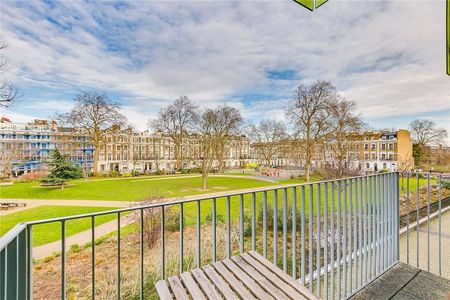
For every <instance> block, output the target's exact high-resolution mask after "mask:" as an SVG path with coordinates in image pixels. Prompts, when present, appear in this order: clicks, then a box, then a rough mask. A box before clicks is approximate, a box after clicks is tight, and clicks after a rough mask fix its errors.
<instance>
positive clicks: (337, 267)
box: [0, 172, 400, 299]
mask: <svg viewBox="0 0 450 300" xmlns="http://www.w3.org/2000/svg"><path fill="white" fill-rule="evenodd" d="M398 180H399V173H397V172H389V173H381V174H370V175H366V176H354V177H349V178H341V179H335V180H322V181H317V182H309V183H296V184H284V185H276V186H269V187H264V188H255V189H246V190H235V191H232V192H224V193H223V194H215V195H204V196H199V197H196V196H191V198H189V199H175V200H171V201H168V202H161V203H152V204H146V205H142V206H134V207H127V208H121V209H114V210H108V211H102V212H96V213H88V214H79V215H74V216H66V217H60V218H51V219H45V220H36V221H30V222H26V223H20V224H18V225H16V226H15V227H14V228H13V229H12V230H10V231H9V232H8V233H7V234H6V235H5V236H4V237H2V238H1V239H0V246H1V248H0V251H1V252H2V253H1V254H2V255H3V256H0V259H2V258H3V257H5V259H6V260H7V261H8V264H13V265H14V264H15V263H16V264H17V269H16V270H19V267H23V266H22V265H20V266H19V262H18V258H19V255H18V253H19V251H22V252H20V253H21V255H20V258H24V257H25V258H26V262H27V263H26V264H25V265H26V268H27V269H26V271H24V272H22V273H20V274H21V276H22V274H27V278H26V279H24V280H22V281H20V280H17V283H16V285H15V289H16V290H15V291H21V290H22V286H21V284H22V285H25V284H26V287H27V288H24V290H26V291H27V295H28V299H32V298H33V290H32V287H33V280H32V276H39V272H36V273H35V274H34V275H33V272H32V271H33V269H32V267H33V254H32V250H33V245H32V240H33V239H32V237H33V231H34V228H33V226H35V225H39V224H46V223H52V222H53V223H59V225H60V227H61V234H60V240H59V243H61V256H60V259H61V273H60V274H61V275H57V276H60V280H61V298H65V297H66V296H67V284H68V280H67V279H68V278H69V277H68V274H67V273H68V272H69V269H68V268H66V266H67V265H68V263H67V262H66V260H68V259H70V256H68V255H66V254H67V250H68V249H69V248H70V244H69V243H68V242H67V241H66V240H67V235H66V229H67V225H68V224H67V221H70V220H74V219H82V218H85V219H89V220H90V221H91V222H92V223H91V229H90V230H91V235H90V240H91V247H90V248H87V249H89V250H87V249H86V250H83V251H92V254H91V255H92V260H91V263H90V264H91V266H90V269H91V270H92V273H91V276H92V281H91V289H89V288H87V290H89V291H90V293H91V294H92V295H91V297H92V298H93V297H94V296H95V293H96V291H97V290H96V288H95V285H96V280H99V279H98V278H99V277H98V274H97V275H96V271H95V265H96V261H95V255H96V253H97V252H98V251H99V250H98V246H97V244H96V243H95V238H96V235H95V233H96V232H95V231H96V230H95V228H96V227H95V218H96V217H98V216H104V215H115V216H116V218H117V239H114V240H113V243H117V264H116V263H115V262H114V263H113V264H112V265H111V267H112V268H117V270H116V272H117V278H121V275H120V274H121V259H122V257H123V256H121V251H123V250H121V246H120V245H121V239H122V240H123V239H124V237H123V235H121V217H125V215H126V213H127V212H132V211H136V212H138V214H136V216H135V217H136V218H135V220H134V219H133V220H134V221H136V222H137V224H138V225H140V226H137V229H136V230H137V231H138V232H135V234H136V237H137V240H136V242H137V243H138V246H137V247H139V269H137V270H136V271H135V272H138V273H139V274H136V275H138V276H137V277H136V278H139V281H140V282H139V292H140V296H141V298H142V299H144V298H145V297H147V296H148V295H147V294H146V293H147V292H148V291H147V290H146V289H144V286H145V285H146V284H147V282H145V281H146V277H145V276H144V274H145V272H147V271H146V270H144V258H145V253H146V252H147V251H144V233H145V230H146V228H147V227H144V222H147V218H155V220H154V221H155V222H154V224H153V223H152V224H153V225H152V226H154V227H151V230H156V231H157V232H159V238H157V240H159V245H160V254H159V255H160V260H159V262H158V260H157V261H156V262H154V265H152V267H154V269H157V270H158V272H159V273H157V275H156V276H160V277H161V278H166V277H168V276H171V274H170V273H169V271H168V266H169V265H171V264H174V263H175V264H177V265H178V268H176V269H177V271H179V272H180V273H182V272H184V271H186V266H185V265H184V260H185V258H186V256H187V255H190V258H191V259H192V261H193V262H194V265H195V266H196V267H201V266H202V264H203V263H204V262H205V261H206V260H208V259H210V260H212V261H216V259H220V256H222V257H229V256H231V255H233V253H234V252H235V251H237V252H244V251H248V250H250V245H251V250H255V249H258V250H262V252H261V253H262V254H263V256H265V257H266V258H269V257H271V258H273V263H274V264H276V265H277V266H279V267H281V268H282V269H283V270H284V271H285V272H287V273H288V274H290V275H291V276H293V277H294V278H296V279H299V280H300V281H301V283H302V284H305V285H307V286H308V288H309V289H310V290H311V291H312V292H314V293H315V294H316V295H318V296H320V297H323V298H328V296H330V295H331V298H334V296H336V297H337V298H347V297H350V296H351V295H353V294H354V293H355V291H357V290H358V289H359V288H360V287H361V286H363V285H365V284H367V283H368V282H370V281H371V280H374V279H375V278H376V277H377V276H379V274H382V273H383V272H384V271H385V270H386V269H387V268H390V267H391V266H392V265H393V264H395V263H396V262H398V261H399V253H398V248H399V235H398V231H399V229H398V227H399V218H398V216H399V203H398V202H399V201H398V200H399V199H400V198H399V195H398V191H399V186H398ZM245 196H248V197H245ZM231 197H236V198H233V202H232V201H230V200H231ZM219 199H220V201H222V200H224V202H221V204H220V205H221V206H220V207H221V208H223V211H221V212H220V213H223V214H224V215H223V218H224V219H225V220H222V221H223V224H222V225H220V226H218V224H219V222H218V221H219V215H218V211H217V207H218V206H219V205H218V202H219ZM206 200H211V207H209V206H208V207H207V212H206V213H211V220H210V221H206V222H205V221H203V217H204V215H203V214H204V211H205V208H206V207H205V206H202V205H204V203H203V201H206ZM234 200H236V202H234ZM187 203H192V204H193V205H194V207H193V210H192V211H191V213H192V214H193V215H192V216H190V215H189V216H190V217H192V222H193V224H191V225H186V224H185V220H186V215H185V213H186V212H185V210H184V208H186V206H184V205H185V204H187ZM234 205H235V206H234ZM171 206H172V207H174V208H179V211H174V213H175V214H176V215H179V220H175V223H177V224H178V222H179V228H178V226H177V228H176V229H175V230H173V229H167V228H168V226H167V224H168V223H166V222H168V220H169V218H170V215H169V217H168V214H165V212H167V210H166V208H168V207H171ZM308 207H309V211H307V208H308ZM155 208H156V209H155ZM232 208H233V209H236V210H237V211H235V212H233V213H231V210H232ZM256 208H258V212H257V211H256ZM147 209H154V210H152V211H151V213H150V214H149V215H145V214H144V213H145V212H146V211H145V210H147ZM269 209H270V210H269ZM139 212H140V214H139ZM200 213H201V214H202V216H201V215H200ZM156 218H158V219H156ZM250 219H251V220H250ZM172 221H173V220H172ZM280 221H281V223H280ZM122 225H123V223H122ZM145 226H149V225H145ZM187 226H191V227H192V229H194V230H186V229H187V228H186V227H187ZM234 226H236V227H234ZM246 226H249V227H246ZM172 227H173V226H172ZM250 227H251V228H250ZM232 228H236V232H237V235H238V236H237V238H236V237H235V236H232V235H231V234H230V233H231V232H232ZM247 228H248V229H251V230H247ZM204 229H205V230H204ZM206 229H208V230H211V233H207V232H208V231H206ZM167 230H171V231H178V233H177V234H167V233H166V231H167ZM219 230H221V231H222V233H225V234H224V235H221V236H222V238H221V239H218V238H217V237H218V235H217V233H216V231H219ZM223 231H225V232H223ZM271 231H273V234H272V232H271ZM138 234H139V237H138ZM178 234H179V236H178V237H177V235H178ZM205 234H212V236H211V245H210V246H209V248H208V250H206V252H205V250H203V248H202V246H201V245H202V243H204V242H203V239H204V237H203V236H204V235H205ZM244 234H246V235H245V237H244ZM261 236H262V239H260V237H261ZM169 237H170V238H172V239H173V238H174V237H175V242H176V240H177V239H179V241H178V245H179V247H176V246H175V247H171V248H169V247H167V245H168V243H167V242H166V239H167V240H168V239H169ZM294 237H295V238H294ZM24 241H26V242H24ZM186 243H189V245H190V247H189V246H187V245H186ZM238 244H239V245H238ZM237 246H239V247H237ZM149 249H150V248H149ZM188 249H195V251H193V250H190V251H191V252H189V251H186V250H188ZM209 249H210V250H209ZM293 249H295V251H293ZM188 252H189V253H188ZM122 253H123V252H122ZM219 254H220V255H219ZM97 255H98V254H97ZM157 255H158V254H157ZM169 259H170V260H169ZM114 264H116V265H114ZM86 267H87V268H88V267H89V262H87V263H86ZM193 267H194V266H193ZM3 268H4V269H3ZM13 271H14V270H13ZM2 272H4V273H2ZM10 272H12V271H11V270H10V269H7V268H5V267H4V264H3V267H0V294H1V295H5V294H6V293H8V294H9V291H7V292H5V290H1V289H2V288H5V289H7V288H8V284H9V285H11V283H10V282H9V283H4V282H3V281H2V277H1V276H7V277H8V278H9V276H16V275H17V274H16V273H10ZM15 278H18V277H17V276H16V277H15ZM115 284H116V285H117V286H116V291H117V297H118V298H120V297H121V293H123V290H124V288H123V286H121V281H120V280H118V281H117V282H115ZM121 287H122V288H121ZM9 289H11V288H10V287H9ZM38 290H39V289H36V291H38ZM11 291H12V290H11ZM3 292H5V293H3ZM144 294H145V295H144ZM55 296H56V295H55Z"/></svg>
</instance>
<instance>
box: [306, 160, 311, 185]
mask: <svg viewBox="0 0 450 300" xmlns="http://www.w3.org/2000/svg"><path fill="white" fill-rule="evenodd" d="M309 168H310V162H309V161H308V160H307V161H306V163H305V179H306V182H309Z"/></svg>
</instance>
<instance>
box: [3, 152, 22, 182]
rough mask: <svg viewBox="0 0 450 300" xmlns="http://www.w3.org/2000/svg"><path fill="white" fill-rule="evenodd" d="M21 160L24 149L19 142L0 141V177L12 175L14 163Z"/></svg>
mask: <svg viewBox="0 0 450 300" xmlns="http://www.w3.org/2000/svg"><path fill="white" fill-rule="evenodd" d="M21 160H22V151H21V149H19V146H18V144H17V143H0V179H2V178H7V177H9V176H11V175H12V166H13V164H14V163H19V161H21ZM15 175H16V176H17V174H15Z"/></svg>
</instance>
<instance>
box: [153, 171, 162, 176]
mask: <svg viewBox="0 0 450 300" xmlns="http://www.w3.org/2000/svg"><path fill="white" fill-rule="evenodd" d="M164 174H165V172H164V170H156V171H155V172H154V173H153V175H164Z"/></svg>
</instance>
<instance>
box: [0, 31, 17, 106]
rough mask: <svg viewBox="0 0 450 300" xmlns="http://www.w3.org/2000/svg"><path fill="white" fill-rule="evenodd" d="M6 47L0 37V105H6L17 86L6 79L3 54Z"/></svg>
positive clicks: (5, 65)
mask: <svg viewBox="0 0 450 300" xmlns="http://www.w3.org/2000/svg"><path fill="white" fill-rule="evenodd" d="M6 47H7V45H6V43H5V40H4V39H3V38H2V37H0V106H7V105H8V104H10V103H11V102H12V101H13V100H14V99H15V98H16V97H17V95H18V88H17V87H16V86H14V85H12V84H11V83H9V82H8V81H7V80H6V70H7V68H8V62H7V60H6V58H5V56H4V55H3V52H4V51H5V49H6Z"/></svg>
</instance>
